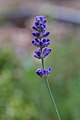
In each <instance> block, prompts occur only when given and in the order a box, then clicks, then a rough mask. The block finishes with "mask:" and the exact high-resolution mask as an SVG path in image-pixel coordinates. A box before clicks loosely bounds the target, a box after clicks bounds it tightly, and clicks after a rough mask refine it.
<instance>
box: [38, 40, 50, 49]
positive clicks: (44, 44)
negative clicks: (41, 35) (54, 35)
mask: <svg viewBox="0 0 80 120" xmlns="http://www.w3.org/2000/svg"><path fill="white" fill-rule="evenodd" d="M49 44H50V40H49V39H42V40H41V41H40V46H41V47H47V46H48V45H49Z"/></svg>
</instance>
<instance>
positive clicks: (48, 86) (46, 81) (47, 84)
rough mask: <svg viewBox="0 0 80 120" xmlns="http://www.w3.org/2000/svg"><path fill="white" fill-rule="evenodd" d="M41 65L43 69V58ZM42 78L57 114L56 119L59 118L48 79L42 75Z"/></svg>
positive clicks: (59, 119) (58, 119)
mask: <svg viewBox="0 0 80 120" xmlns="http://www.w3.org/2000/svg"><path fill="white" fill-rule="evenodd" d="M42 67H43V69H44V59H42ZM44 80H45V83H46V86H47V89H48V92H49V96H50V98H51V101H52V104H53V107H54V109H55V112H56V115H57V120H61V118H60V115H59V112H58V108H57V105H56V102H55V100H54V97H53V94H52V91H51V88H50V85H49V81H48V79H47V78H46V77H44Z"/></svg>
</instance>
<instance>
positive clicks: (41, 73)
mask: <svg viewBox="0 0 80 120" xmlns="http://www.w3.org/2000/svg"><path fill="white" fill-rule="evenodd" d="M51 70H52V68H51V67H49V68H47V69H42V68H38V69H37V70H36V74H37V75H38V76H40V77H43V76H47V75H49V74H51Z"/></svg>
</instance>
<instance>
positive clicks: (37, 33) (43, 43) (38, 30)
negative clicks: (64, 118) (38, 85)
mask: <svg viewBox="0 0 80 120" xmlns="http://www.w3.org/2000/svg"><path fill="white" fill-rule="evenodd" d="M46 23H47V20H46V19H45V17H44V16H37V17H36V19H35V22H34V25H33V26H32V29H33V30H34V32H32V35H33V36H34V37H35V38H34V39H33V40H32V44H33V45H35V46H36V47H39V48H38V49H37V50H35V52H34V57H35V58H37V59H41V62H42V68H38V69H37V70H36V75H38V76H40V77H41V78H44V80H45V83H46V85H47V89H48V92H49V95H50V98H51V101H52V104H53V106H54V108H55V112H56V114H57V118H58V119H57V120H61V119H60V115H59V112H58V109H57V106H56V103H55V100H54V97H53V95H52V91H51V89H50V85H49V81H48V79H47V76H48V75H49V74H51V70H52V68H50V67H48V68H46V69H45V67H44V59H45V58H46V57H47V56H48V55H49V54H50V53H51V48H47V47H48V46H49V45H50V40H49V39H47V38H46V37H48V35H49V34H50V32H46V29H47V25H46Z"/></svg>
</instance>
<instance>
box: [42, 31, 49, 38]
mask: <svg viewBox="0 0 80 120" xmlns="http://www.w3.org/2000/svg"><path fill="white" fill-rule="evenodd" d="M49 34H50V32H45V33H43V35H42V37H47V36H48V35H49Z"/></svg>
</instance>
